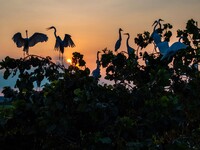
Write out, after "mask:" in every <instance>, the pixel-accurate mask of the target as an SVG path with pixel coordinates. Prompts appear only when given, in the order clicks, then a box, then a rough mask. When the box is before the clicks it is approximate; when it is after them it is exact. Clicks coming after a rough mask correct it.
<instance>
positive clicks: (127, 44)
mask: <svg viewBox="0 0 200 150" xmlns="http://www.w3.org/2000/svg"><path fill="white" fill-rule="evenodd" d="M124 34H125V35H128V37H127V39H126V47H127V52H128V55H129V56H130V55H131V54H132V53H134V51H135V50H134V49H133V48H132V47H130V46H129V39H130V35H129V33H124Z"/></svg>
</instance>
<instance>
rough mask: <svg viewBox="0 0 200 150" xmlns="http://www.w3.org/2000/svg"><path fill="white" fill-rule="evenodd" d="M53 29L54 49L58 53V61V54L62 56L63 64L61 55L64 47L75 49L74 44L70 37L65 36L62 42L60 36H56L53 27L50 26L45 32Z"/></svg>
mask: <svg viewBox="0 0 200 150" xmlns="http://www.w3.org/2000/svg"><path fill="white" fill-rule="evenodd" d="M50 29H54V35H55V38H56V43H55V47H54V49H55V50H57V51H59V59H60V53H61V54H62V62H63V53H64V48H65V47H75V44H74V42H73V40H72V39H71V35H69V34H65V37H64V39H63V40H61V38H60V36H57V35H56V31H57V30H56V28H55V27H54V26H51V27H49V28H47V30H50Z"/></svg>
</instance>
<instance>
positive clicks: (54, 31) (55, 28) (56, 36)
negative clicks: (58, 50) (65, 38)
mask: <svg viewBox="0 0 200 150" xmlns="http://www.w3.org/2000/svg"><path fill="white" fill-rule="evenodd" d="M53 29H54V35H55V37H56V38H57V35H56V31H57V30H56V28H55V27H54V28H53Z"/></svg>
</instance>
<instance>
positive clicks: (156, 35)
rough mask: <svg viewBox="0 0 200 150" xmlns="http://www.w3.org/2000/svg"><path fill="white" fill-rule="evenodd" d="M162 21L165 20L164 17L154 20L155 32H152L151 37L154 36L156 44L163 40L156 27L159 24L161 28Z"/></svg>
mask: <svg viewBox="0 0 200 150" xmlns="http://www.w3.org/2000/svg"><path fill="white" fill-rule="evenodd" d="M161 21H163V20H162V19H158V20H156V21H154V23H153V25H152V26H154V29H153V33H152V34H151V37H152V38H153V40H154V43H155V44H158V43H160V42H161V36H160V35H159V34H158V31H157V30H158V29H156V27H157V26H158V25H159V29H161V23H160V22H161Z"/></svg>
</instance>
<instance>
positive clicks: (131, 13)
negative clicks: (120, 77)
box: [0, 0, 200, 88]
mask: <svg viewBox="0 0 200 150" xmlns="http://www.w3.org/2000/svg"><path fill="white" fill-rule="evenodd" d="M199 8H200V0H0V19H1V20H0V60H2V59H4V58H5V57H6V56H7V55H9V56H10V57H16V58H20V57H22V56H23V51H22V48H17V47H16V45H15V44H14V42H13V41H12V36H13V35H14V34H15V33H16V32H21V33H22V35H23V37H24V36H25V30H28V31H29V36H31V35H32V34H33V33H34V32H41V33H45V34H47V36H48V37H49V40H48V41H47V42H46V43H39V44H37V45H35V46H34V47H31V48H30V51H29V53H30V54H36V55H41V56H51V57H52V58H54V59H56V57H57V56H58V53H57V52H55V51H54V50H53V48H54V44H55V37H54V35H53V31H51V30H50V31H47V30H46V28H47V27H49V26H52V25H54V26H55V27H56V28H57V34H58V35H59V36H61V37H62V38H63V36H64V34H66V33H68V34H70V35H71V36H72V39H73V40H74V42H75V44H76V47H75V48H67V49H65V54H64V56H65V57H66V58H71V56H72V53H73V52H75V51H77V52H80V53H82V54H83V55H84V59H85V60H86V62H87V64H86V65H87V66H88V67H89V68H90V69H91V71H92V70H93V69H94V68H95V65H96V63H95V59H96V52H97V51H98V50H102V49H104V48H106V47H107V48H108V49H111V50H113V49H114V45H115V42H116V40H117V39H118V28H120V27H121V28H122V29H123V30H124V32H129V33H130V36H131V38H130V45H131V46H132V47H133V48H135V47H136V45H135V44H134V38H135V37H136V35H137V34H138V33H142V32H143V31H149V32H151V31H152V23H153V22H154V21H155V20H156V19H158V18H162V19H163V20H165V23H171V24H172V25H173V27H174V31H176V30H177V29H185V25H186V22H187V20H189V19H191V18H193V19H194V20H196V21H198V22H200V9H199ZM175 35H176V32H174V36H175ZM125 40H126V37H124V36H123V40H122V47H121V50H125ZM119 51H120V50H119ZM1 80H2V75H1V74H0V88H1V87H2V86H5V85H7V84H8V85H9V84H10V82H5V81H4V82H1Z"/></svg>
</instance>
